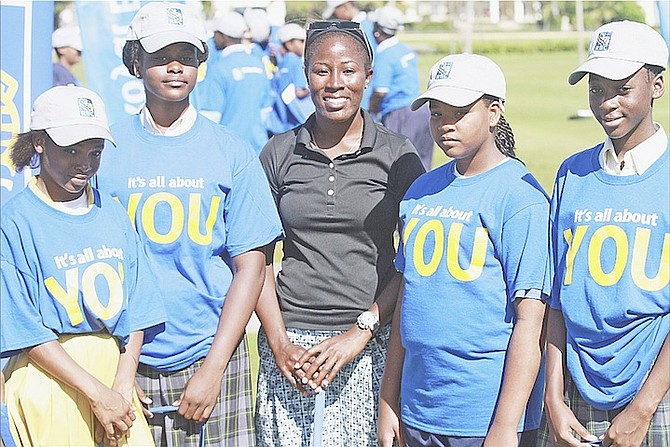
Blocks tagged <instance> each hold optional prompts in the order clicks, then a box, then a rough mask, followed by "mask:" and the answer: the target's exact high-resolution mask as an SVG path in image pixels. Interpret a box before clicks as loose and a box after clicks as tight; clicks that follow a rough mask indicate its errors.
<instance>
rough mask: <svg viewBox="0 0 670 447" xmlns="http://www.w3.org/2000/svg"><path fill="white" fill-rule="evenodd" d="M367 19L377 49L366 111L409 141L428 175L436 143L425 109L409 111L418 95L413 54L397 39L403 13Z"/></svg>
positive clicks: (387, 11)
mask: <svg viewBox="0 0 670 447" xmlns="http://www.w3.org/2000/svg"><path fill="white" fill-rule="evenodd" d="M370 16H371V20H372V21H373V23H374V32H373V34H374V36H375V39H376V41H377V43H378V46H377V52H376V55H375V74H374V76H373V77H372V81H371V82H370V90H371V91H372V97H371V98H370V107H369V111H370V113H372V114H379V116H380V117H381V123H382V124H383V125H384V126H385V127H386V128H388V129H391V130H392V131H394V132H398V133H399V134H402V135H405V136H406V137H407V138H409V140H410V141H411V142H412V144H413V145H414V147H415V148H416V151H417V152H418V153H419V157H421V162H422V163H423V166H424V167H425V168H426V170H427V171H428V170H430V168H431V164H432V160H433V147H434V146H435V142H434V141H433V139H432V137H431V136H430V127H429V117H430V116H429V115H430V113H429V111H428V106H423V107H420V108H419V109H418V110H417V111H416V112H412V110H411V109H410V105H411V103H412V101H413V100H414V99H415V98H416V97H417V96H419V93H420V92H419V67H418V57H417V55H416V53H415V52H414V51H412V49H410V48H409V47H408V46H407V45H405V44H403V43H402V42H400V40H398V37H397V36H396V32H397V31H398V29H399V28H400V26H401V25H402V13H401V12H400V10H399V9H398V8H395V7H393V6H384V7H382V8H379V9H377V10H375V11H374V13H371V14H370Z"/></svg>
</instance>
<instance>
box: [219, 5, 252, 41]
mask: <svg viewBox="0 0 670 447" xmlns="http://www.w3.org/2000/svg"><path fill="white" fill-rule="evenodd" d="M247 28H248V26H247V22H246V20H244V17H242V14H240V13H238V12H234V11H231V12H224V13H223V14H221V15H220V16H219V17H218V18H217V19H216V22H215V23H214V31H218V32H220V33H221V34H225V35H226V36H229V37H232V38H233V39H241V38H242V37H244V33H246V32H247Z"/></svg>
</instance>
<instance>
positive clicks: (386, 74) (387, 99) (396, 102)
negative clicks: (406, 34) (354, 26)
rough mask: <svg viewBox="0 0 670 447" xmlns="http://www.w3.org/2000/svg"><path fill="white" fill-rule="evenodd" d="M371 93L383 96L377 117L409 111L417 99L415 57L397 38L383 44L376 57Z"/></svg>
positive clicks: (417, 75)
mask: <svg viewBox="0 0 670 447" xmlns="http://www.w3.org/2000/svg"><path fill="white" fill-rule="evenodd" d="M370 84H371V85H370V89H371V90H372V91H373V92H374V91H380V92H384V93H386V96H384V99H382V101H381V104H380V110H379V113H380V115H381V116H382V118H383V117H384V115H386V114H388V113H390V112H393V111H394V110H398V109H401V108H403V107H409V105H410V104H411V103H412V101H414V100H415V99H416V98H417V96H419V94H420V92H419V68H418V58H417V56H416V53H415V52H414V51H412V49H410V48H409V47H408V46H407V45H405V44H403V43H401V42H400V41H399V40H398V38H397V37H392V38H390V39H387V40H385V41H383V42H382V43H381V44H379V45H378V46H377V53H376V54H375V74H374V76H372V81H371V83H370Z"/></svg>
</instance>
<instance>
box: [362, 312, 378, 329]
mask: <svg viewBox="0 0 670 447" xmlns="http://www.w3.org/2000/svg"><path fill="white" fill-rule="evenodd" d="M376 323H377V317H375V314H373V313H372V312H370V311H368V312H363V313H362V314H360V315H359V316H358V325H359V326H361V328H362V329H369V330H373V329H374V327H375V325H376Z"/></svg>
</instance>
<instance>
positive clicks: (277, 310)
mask: <svg viewBox="0 0 670 447" xmlns="http://www.w3.org/2000/svg"><path fill="white" fill-rule="evenodd" d="M305 72H306V73H307V79H308V82H309V88H310V92H311V98H312V101H313V102H314V106H315V110H316V111H315V113H314V114H312V115H311V116H310V117H309V119H308V120H307V121H306V122H305V123H304V124H302V125H301V126H299V127H297V128H295V129H292V130H290V131H288V132H285V133H283V134H280V135H275V136H273V137H272V139H271V140H270V141H269V142H268V143H267V144H266V146H265V148H264V149H263V152H262V153H261V156H260V159H261V163H262V165H263V167H264V169H265V173H266V175H267V177H268V179H269V182H270V188H271V190H272V192H273V194H274V198H275V202H276V204H277V207H278V209H279V214H280V216H281V218H282V222H283V224H284V229H285V233H286V238H285V239H284V241H283V258H282V261H281V270H280V272H279V274H278V276H277V278H276V280H275V275H274V272H273V262H272V261H273V256H274V250H268V251H267V254H266V265H267V273H266V282H265V285H264V287H263V292H262V294H261V298H260V299H259V302H258V306H257V307H256V313H257V315H258V317H259V319H260V321H261V324H262V328H261V331H260V332H259V336H258V337H259V339H258V340H259V341H258V345H259V354H260V366H259V376H258V395H257V404H256V419H255V420H256V430H257V433H258V436H257V439H258V443H259V445H261V446H286V447H293V446H299V445H316V444H314V443H317V442H318V440H320V439H322V440H323V441H324V444H323V445H328V446H339V447H351V446H358V447H361V446H370V447H372V446H376V445H377V437H376V420H377V403H376V402H377V399H378V392H379V385H380V380H381V374H382V369H383V365H384V361H385V358H386V340H387V339H388V334H389V325H388V324H387V323H388V321H389V319H390V317H391V314H392V313H393V307H394V305H395V300H396V296H397V293H398V283H399V279H400V278H399V276H398V275H396V272H395V271H394V269H393V256H394V254H395V250H394V231H395V229H396V226H397V211H398V208H397V207H398V203H399V202H400V199H401V198H402V196H403V194H404V193H405V191H406V189H407V188H408V187H409V185H410V184H411V183H412V182H413V181H414V180H415V179H416V178H417V177H418V176H419V175H420V174H421V173H423V172H424V169H423V167H422V165H421V161H420V160H419V157H418V155H417V154H416V151H415V150H414V147H413V146H412V143H411V142H410V141H409V140H408V139H407V138H406V137H403V136H401V135H398V134H396V133H394V132H391V131H389V130H387V129H385V128H384V127H383V126H381V125H379V124H375V122H374V120H373V119H372V118H371V117H370V115H369V114H368V113H367V112H366V111H364V110H362V109H361V100H362V97H363V92H364V90H365V87H366V85H367V84H368V83H369V82H370V77H371V76H372V49H371V48H370V46H369V45H368V42H367V38H366V36H365V34H364V32H363V30H362V29H361V28H360V25H359V24H358V23H356V22H350V21H316V22H313V23H311V24H310V25H309V28H308V30H307V40H306V44H305ZM273 248H274V247H273ZM380 323H381V324H380ZM314 392H316V393H325V394H321V397H320V398H319V399H323V400H322V401H321V402H322V403H323V406H318V407H317V406H316V401H317V399H316V397H315V395H314ZM319 408H320V409H321V410H323V412H322V415H323V418H322V419H321V418H319V417H316V418H315V414H316V415H318V414H320V413H321V411H320V410H318V409H319ZM315 409H316V410H315ZM315 411H316V413H315ZM321 422H322V423H323V431H322V432H321V431H319V430H317V429H316V428H315V427H317V426H318V425H319V424H320V423H321Z"/></svg>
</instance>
